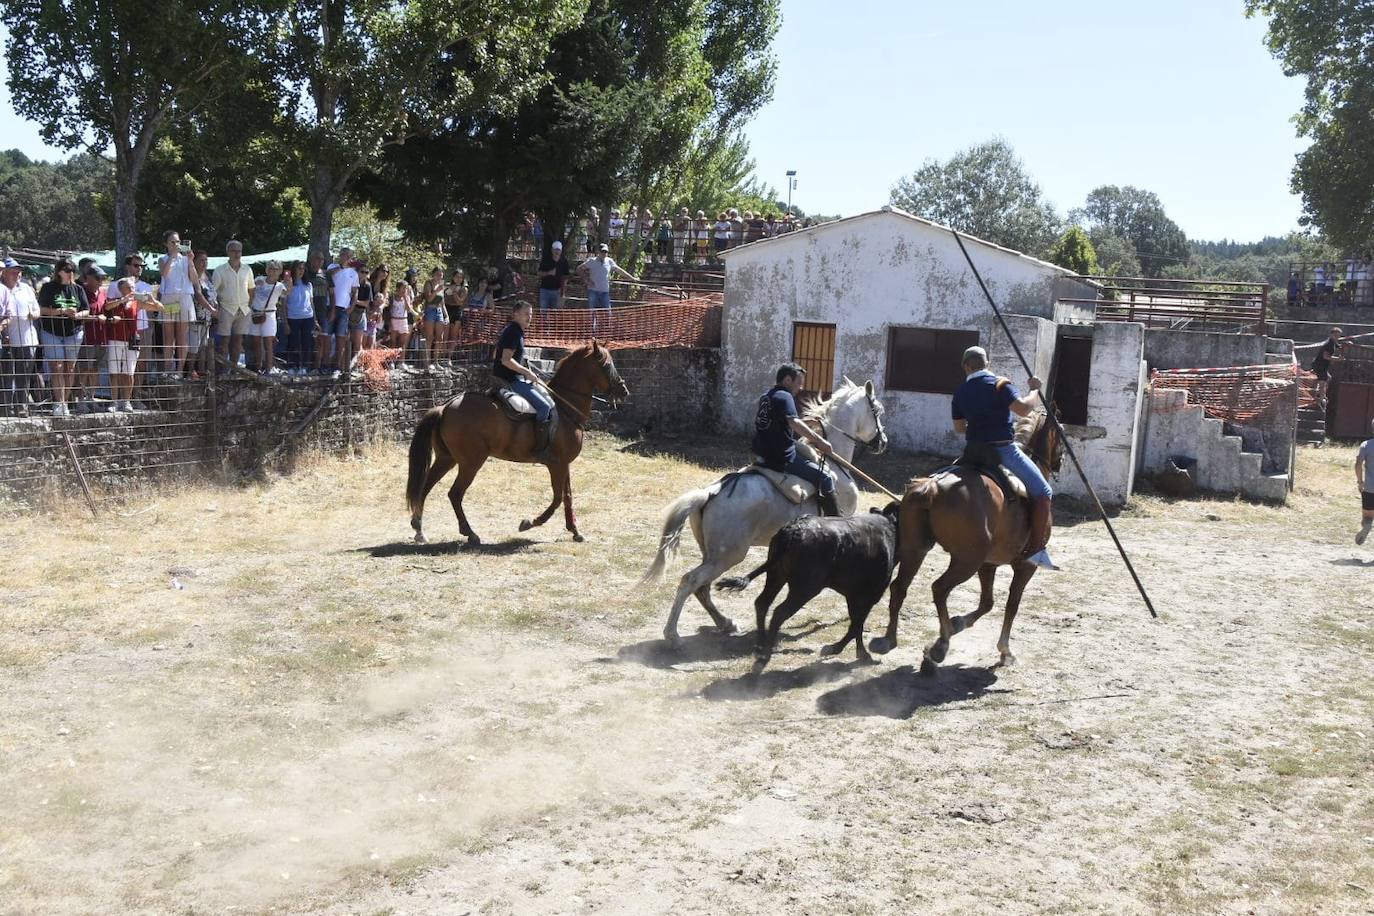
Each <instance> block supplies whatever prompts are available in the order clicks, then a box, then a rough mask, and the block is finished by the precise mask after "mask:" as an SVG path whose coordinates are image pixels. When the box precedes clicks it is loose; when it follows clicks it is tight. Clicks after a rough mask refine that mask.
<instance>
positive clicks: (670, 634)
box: [663, 630, 678, 646]
mask: <svg viewBox="0 0 1374 916" xmlns="http://www.w3.org/2000/svg"><path fill="white" fill-rule="evenodd" d="M663 641H664V642H666V643H670V644H671V645H674V646H675V645H677V643H678V635H677V630H664V631H663Z"/></svg>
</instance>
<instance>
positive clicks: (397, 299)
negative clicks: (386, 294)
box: [386, 280, 415, 366]
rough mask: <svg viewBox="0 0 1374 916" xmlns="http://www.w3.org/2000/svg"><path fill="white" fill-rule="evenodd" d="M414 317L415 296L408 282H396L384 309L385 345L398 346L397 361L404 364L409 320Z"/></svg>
mask: <svg viewBox="0 0 1374 916" xmlns="http://www.w3.org/2000/svg"><path fill="white" fill-rule="evenodd" d="M413 318H415V296H414V294H413V293H412V292H411V291H410V284H409V283H407V282H406V281H404V280H398V281H397V282H396V288H395V289H393V290H392V291H391V297H390V304H389V305H388V306H387V310H386V332H387V346H389V347H400V348H401V355H400V357H399V359H398V363H399V364H400V365H402V366H404V365H405V364H406V345H407V344H409V343H410V322H411V320H412V319H413Z"/></svg>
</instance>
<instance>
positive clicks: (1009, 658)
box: [997, 652, 1016, 668]
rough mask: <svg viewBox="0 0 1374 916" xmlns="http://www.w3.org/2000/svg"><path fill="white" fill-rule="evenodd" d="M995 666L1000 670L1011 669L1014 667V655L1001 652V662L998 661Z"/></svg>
mask: <svg viewBox="0 0 1374 916" xmlns="http://www.w3.org/2000/svg"><path fill="white" fill-rule="evenodd" d="M997 665H998V667H1001V668H1011V667H1014V666H1015V665H1016V656H1015V655H1012V654H1011V653H1010V652H1003V653H1002V660H1001V661H999V662H998V663H997Z"/></svg>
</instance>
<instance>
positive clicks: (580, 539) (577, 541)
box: [573, 531, 586, 544]
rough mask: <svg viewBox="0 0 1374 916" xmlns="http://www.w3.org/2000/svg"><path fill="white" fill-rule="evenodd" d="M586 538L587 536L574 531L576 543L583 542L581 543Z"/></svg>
mask: <svg viewBox="0 0 1374 916" xmlns="http://www.w3.org/2000/svg"><path fill="white" fill-rule="evenodd" d="M585 540H586V538H584V537H583V536H582V535H580V534H578V533H577V532H576V531H574V532H573V542H574V543H577V544H581V543H582V542H583V541H585Z"/></svg>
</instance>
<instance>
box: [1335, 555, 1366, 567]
mask: <svg viewBox="0 0 1374 916" xmlns="http://www.w3.org/2000/svg"><path fill="white" fill-rule="evenodd" d="M1329 562H1330V563H1331V565H1332V566H1355V567H1359V568H1368V567H1370V566H1374V560H1361V559H1360V558H1359V557H1341V558H1340V559H1337V560H1330V561H1329Z"/></svg>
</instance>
